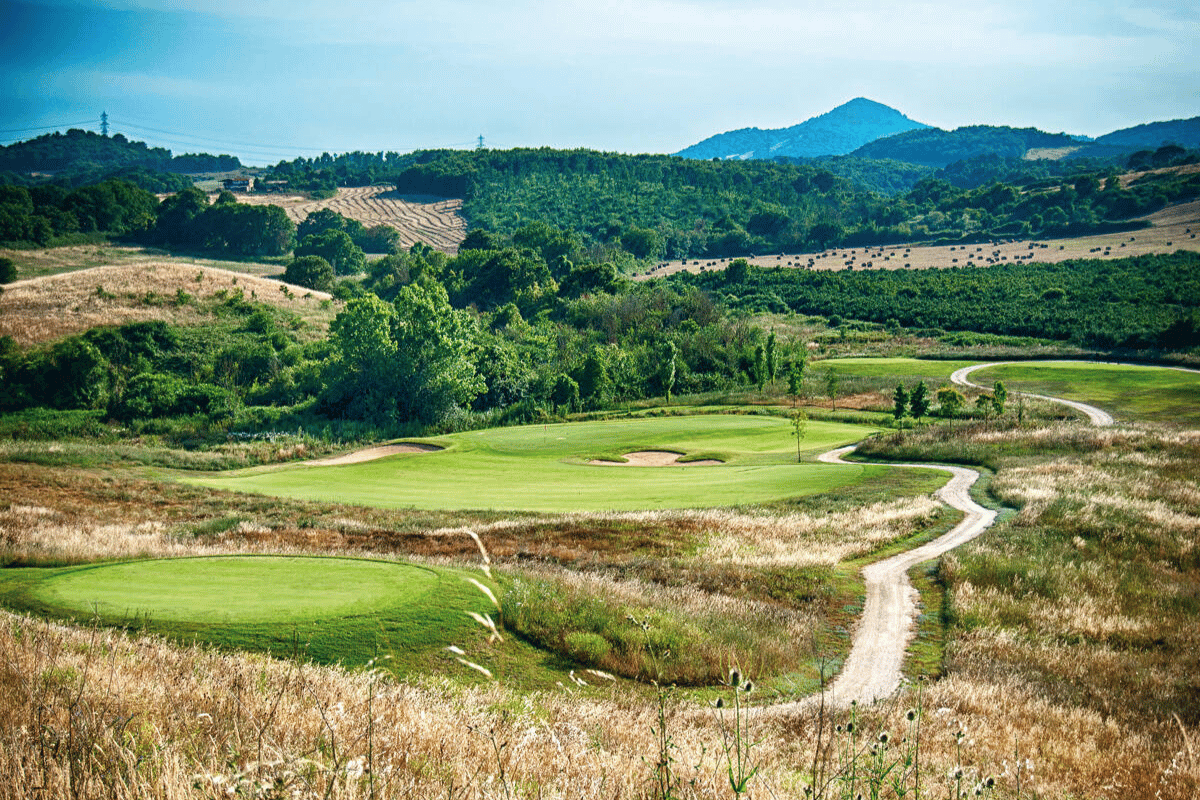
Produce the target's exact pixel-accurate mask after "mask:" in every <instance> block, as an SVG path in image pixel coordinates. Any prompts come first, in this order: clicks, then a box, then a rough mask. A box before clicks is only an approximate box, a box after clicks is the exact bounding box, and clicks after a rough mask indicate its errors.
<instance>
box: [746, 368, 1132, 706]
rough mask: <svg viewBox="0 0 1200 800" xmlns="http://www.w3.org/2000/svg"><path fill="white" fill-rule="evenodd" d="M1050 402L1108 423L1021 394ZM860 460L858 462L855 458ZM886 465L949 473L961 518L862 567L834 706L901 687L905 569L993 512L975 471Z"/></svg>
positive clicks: (962, 377) (1085, 408)
mask: <svg viewBox="0 0 1200 800" xmlns="http://www.w3.org/2000/svg"><path fill="white" fill-rule="evenodd" d="M1000 363H1012V362H991V363H987V364H975V365H973V366H970V367H963V368H962V369H960V370H957V371H956V372H955V373H954V374H953V375H952V376H951V380H952V381H953V382H954V383H956V384H958V385H959V386H970V387H974V388H978V389H982V388H985V387H982V386H978V385H977V384H974V383H971V382H970V380H968V378H969V376H970V375H971V373H972V372H974V371H975V370H978V369H983V368H984V367H990V366H995V365H996V364H1000ZM1026 396H1027V397H1036V398H1038V399H1041V400H1047V401H1050V402H1053V403H1061V404H1063V405H1066V406H1070V407H1071V408H1074V409H1076V410H1077V411H1081V412H1082V413H1084V414H1086V415H1087V417H1088V419H1089V420H1090V421H1091V423H1092V424H1093V425H1096V426H1100V427H1106V426H1109V425H1112V424H1113V418H1112V415H1110V414H1108V413H1107V412H1105V411H1102V410H1101V409H1099V408H1096V407H1095V406H1090V405H1087V404H1086V403H1078V402H1075V401H1073V400H1064V399H1062V398H1059V397H1048V396H1045V395H1036V394H1026ZM854 447H855V446H854V445H850V446H849V447H841V448H838V449H837V450H831V451H829V452H828V453H824V454H822V455H820V456H818V458H817V460H818V461H822V462H824V463H826V464H845V463H847V462H845V461H843V460H842V457H843V456H845V455H847V454H848V453H850V452H852V451H853V450H854ZM855 463H860V462H855ZM889 466H900V467H915V468H918V469H936V470H941V471H943V472H949V473H950V475H951V478H950V481H949V482H948V483H947V484H946V485H945V486H943V487H942V488H941V489H940V490H938V492H937V494H936V497H937V498H938V499H939V500H941V501H942V502H944V503H945V504H946V505H948V506H950V507H951V508H956V509H958V510H959V511H962V512H963V515H964V516H963V519H962V521H961V522H959V523H958V525H956V526H954V528H953V529H952V530H951V531H950V532H948V533H945V534H943V535H942V536H939V537H938V538H937V539H934V540H933V541H932V542H927V543H925V544H923V545H921V546H920V547H917V548H914V549H912V550H909V551H906V552H904V553H900V554H898V555H895V556H892V557H891V558H887V559H884V560H883V561H877V562H876V563H874V564H871V565H869V566H867V567H866V568H865V569H863V580H864V583H865V588H866V601H865V602H864V603H863V612H862V617H861V619H860V620H859V623H858V627H857V628H856V629H855V632H854V639H853V642H852V643H851V647H850V655H849V656H847V658H846V663H845V664H844V665H843V666H842V670H841V672H840V673H839V674H838V676H837V678H835V679H834V681H833V683H832V684H830V686H829V688H828V689H827V690H826V692H825V701H826V702H827V703H829V704H831V705H833V706H835V707H845V706H848V705H849V704H850V702H851V701H857V702H858V703H864V704H865V703H873V702H875V701H877V700H882V699H884V698H886V697H889V696H891V695H892V694H893V693H894V692H895V691H896V689H897V688H899V686H900V680H901V677H902V675H901V668H902V666H903V664H904V654H905V651H906V650H907V648H908V644H909V642H910V641H912V638H913V635H914V632H913V622H914V621H915V619H916V617H917V599H918V595H917V590H916V589H914V588H913V586H912V584H911V583H910V582H909V580H908V571H909V570H910V569H912V568H913V567H915V566H916V565H917V564H920V563H922V562H924V561H929V560H931V559H934V558H937V557H938V556H940V555H942V554H943V553H945V552H947V551H949V550H952V549H954V548H955V547H958V546H959V545H961V544H963V543H965V542H968V541H970V540H971V539H974V538H975V537H976V536H978V535H979V534H981V533H983V532H984V531H985V530H987V529H988V528H989V527H991V525H992V524H993V523H994V522H995V521H996V512H995V511H993V510H991V509H988V508H984V507H983V506H981V505H979V504H978V503H976V502H975V501H974V500H972V499H971V486H973V485H974V484H975V481H977V480H978V479H979V473H978V472H976V471H975V470H973V469H968V468H966V467H954V466H943V465H939V464H890V465H889ZM819 702H820V695H817V696H814V697H809V698H806V699H804V700H800V701H797V702H794V703H784V704H781V705H778V706H772V707H770V708H769V709H764V710H769V711H770V712H776V713H777V712H784V713H788V712H794V711H798V710H805V709H811V708H812V707H814V706H816V705H817V704H818V703H819Z"/></svg>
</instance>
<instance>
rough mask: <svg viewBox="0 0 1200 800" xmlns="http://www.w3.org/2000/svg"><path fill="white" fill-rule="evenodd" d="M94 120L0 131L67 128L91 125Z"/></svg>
mask: <svg viewBox="0 0 1200 800" xmlns="http://www.w3.org/2000/svg"><path fill="white" fill-rule="evenodd" d="M95 121H96V120H94V119H85V120H83V121H82V122H60V123H58V124H57V125H41V126H39V127H36V128H9V129H8V130H3V131H0V133H24V132H25V131H49V130H54V129H55V128H69V127H71V126H72V125H91V124H92V123H93V122H95Z"/></svg>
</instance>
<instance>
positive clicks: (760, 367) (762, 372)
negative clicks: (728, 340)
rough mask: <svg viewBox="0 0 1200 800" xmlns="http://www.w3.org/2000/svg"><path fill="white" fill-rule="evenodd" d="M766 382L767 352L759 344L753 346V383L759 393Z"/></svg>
mask: <svg viewBox="0 0 1200 800" xmlns="http://www.w3.org/2000/svg"><path fill="white" fill-rule="evenodd" d="M766 380H767V351H766V348H764V347H763V346H762V344H761V343H759V344H756V345H754V383H755V384H756V385H757V386H758V390H759V391H760V392H761V391H762V389H763V384H764V383H766Z"/></svg>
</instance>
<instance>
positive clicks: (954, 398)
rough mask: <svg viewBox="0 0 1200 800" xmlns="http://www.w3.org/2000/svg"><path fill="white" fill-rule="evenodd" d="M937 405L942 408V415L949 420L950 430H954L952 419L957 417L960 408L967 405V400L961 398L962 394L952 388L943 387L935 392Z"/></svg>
mask: <svg viewBox="0 0 1200 800" xmlns="http://www.w3.org/2000/svg"><path fill="white" fill-rule="evenodd" d="M937 400H938V405H940V406H941V408H942V415H943V416H945V417H946V418H947V419H949V420H950V428H951V430H953V428H954V418H955V417H957V416H958V415H959V413H960V412H961V411H962V408H963V406H964V405H966V403H967V398H965V397H963V396H962V392H960V391H959V390H958V389H955V388H954V387H952V386H943V387H942V388H941V389H938V392H937Z"/></svg>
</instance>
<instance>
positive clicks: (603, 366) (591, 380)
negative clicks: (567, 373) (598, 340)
mask: <svg viewBox="0 0 1200 800" xmlns="http://www.w3.org/2000/svg"><path fill="white" fill-rule="evenodd" d="M611 392H612V379H611V378H610V376H609V374H608V359H606V358H605V357H604V352H603V351H602V350H601V349H600V348H599V347H593V348H592V349H591V351H590V352H589V353H588V354H587V358H585V359H584V360H583V367H582V369H581V370H580V372H579V394H580V395H581V396H582V397H583V399H584V400H586V401H587V402H588V403H589V404H590V405H591V406H592V407H596V406H599V405H603V404H604V403H606V402H607V401H608V399H609V395H610V393H611Z"/></svg>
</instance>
